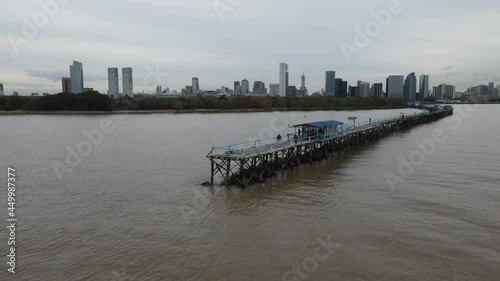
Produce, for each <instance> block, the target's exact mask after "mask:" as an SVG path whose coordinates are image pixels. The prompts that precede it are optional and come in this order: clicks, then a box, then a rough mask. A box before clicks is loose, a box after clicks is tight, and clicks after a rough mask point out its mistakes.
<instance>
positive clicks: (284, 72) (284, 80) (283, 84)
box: [279, 62, 288, 97]
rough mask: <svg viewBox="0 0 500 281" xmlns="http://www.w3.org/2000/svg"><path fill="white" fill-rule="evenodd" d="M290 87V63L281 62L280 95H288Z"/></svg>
mask: <svg viewBox="0 0 500 281" xmlns="http://www.w3.org/2000/svg"><path fill="white" fill-rule="evenodd" d="M287 89H288V64H286V63H284V62H282V63H280V94H279V95H280V97H284V96H286V92H287Z"/></svg>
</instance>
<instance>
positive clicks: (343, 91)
mask: <svg viewBox="0 0 500 281" xmlns="http://www.w3.org/2000/svg"><path fill="white" fill-rule="evenodd" d="M347 87H348V83H347V81H342V87H340V89H341V95H340V96H341V97H343V98H347V96H348V92H347Z"/></svg>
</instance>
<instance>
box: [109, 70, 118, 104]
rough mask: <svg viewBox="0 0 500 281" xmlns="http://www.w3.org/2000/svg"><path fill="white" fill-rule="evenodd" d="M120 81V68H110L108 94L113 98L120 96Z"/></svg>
mask: <svg viewBox="0 0 500 281" xmlns="http://www.w3.org/2000/svg"><path fill="white" fill-rule="evenodd" d="M118 83H119V82H118V68H116V67H115V68H108V96H109V97H110V98H112V99H117V98H119V97H120V96H119V95H120V94H119V93H120V89H119V86H118Z"/></svg>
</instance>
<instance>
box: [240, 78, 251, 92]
mask: <svg viewBox="0 0 500 281" xmlns="http://www.w3.org/2000/svg"><path fill="white" fill-rule="evenodd" d="M248 92H250V83H249V82H248V80H247V79H243V81H241V94H242V95H246V94H248Z"/></svg>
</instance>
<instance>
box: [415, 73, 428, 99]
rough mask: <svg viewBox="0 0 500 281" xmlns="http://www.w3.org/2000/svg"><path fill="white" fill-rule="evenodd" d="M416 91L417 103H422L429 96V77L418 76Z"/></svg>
mask: <svg viewBox="0 0 500 281" xmlns="http://www.w3.org/2000/svg"><path fill="white" fill-rule="evenodd" d="M418 91H419V96H418V98H417V100H418V101H423V100H424V99H425V98H426V97H428V96H429V75H420V87H419V90H418Z"/></svg>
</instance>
